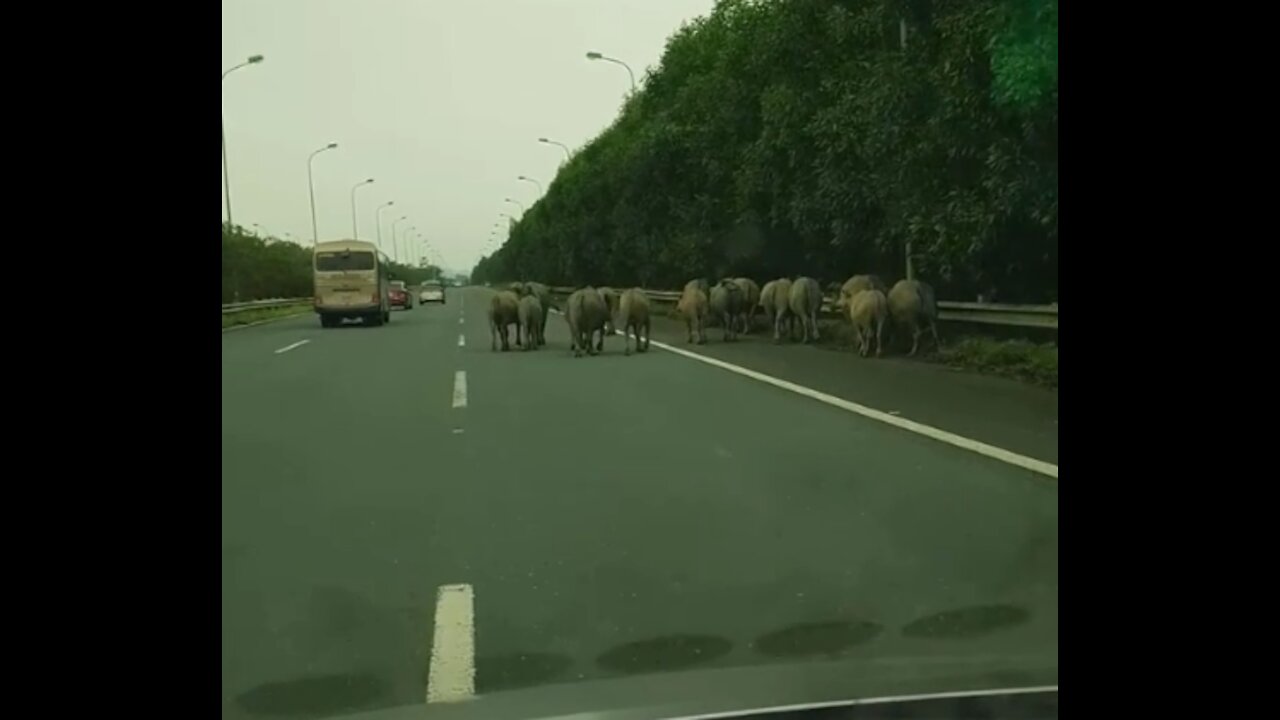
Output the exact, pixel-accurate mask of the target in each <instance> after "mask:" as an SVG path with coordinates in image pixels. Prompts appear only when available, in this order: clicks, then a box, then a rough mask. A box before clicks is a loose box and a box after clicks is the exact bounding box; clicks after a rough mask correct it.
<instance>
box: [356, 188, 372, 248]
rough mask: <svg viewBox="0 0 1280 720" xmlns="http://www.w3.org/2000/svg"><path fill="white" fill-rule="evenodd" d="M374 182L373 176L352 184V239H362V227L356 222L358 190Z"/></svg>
mask: <svg viewBox="0 0 1280 720" xmlns="http://www.w3.org/2000/svg"><path fill="white" fill-rule="evenodd" d="M372 183H373V178H368V179H367V180H361V181H360V182H358V183H356V184H355V185H352V186H351V239H352V240H359V239H360V229H359V226H358V225H357V224H356V190H357V189H359V188H361V187H363V186H365V185H370V184H372Z"/></svg>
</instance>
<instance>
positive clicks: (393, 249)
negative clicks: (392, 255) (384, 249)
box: [391, 215, 409, 252]
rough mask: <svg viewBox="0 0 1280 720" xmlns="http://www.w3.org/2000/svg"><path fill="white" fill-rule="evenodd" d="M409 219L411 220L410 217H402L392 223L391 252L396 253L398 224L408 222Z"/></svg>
mask: <svg viewBox="0 0 1280 720" xmlns="http://www.w3.org/2000/svg"><path fill="white" fill-rule="evenodd" d="M408 219H409V216H408V215H401V216H400V217H398V218H396V219H395V220H392V221H391V251H392V252H395V247H396V223H398V222H400V221H401V220H408Z"/></svg>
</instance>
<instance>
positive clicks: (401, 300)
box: [387, 280, 413, 310]
mask: <svg viewBox="0 0 1280 720" xmlns="http://www.w3.org/2000/svg"><path fill="white" fill-rule="evenodd" d="M387 304H388V305H390V306H391V307H398V308H404V309H405V310H412V309H413V295H411V294H410V293H409V289H408V288H406V287H405V285H404V281H403V280H392V281H391V287H390V288H388V289H387Z"/></svg>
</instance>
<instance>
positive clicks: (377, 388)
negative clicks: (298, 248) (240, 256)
mask: <svg viewBox="0 0 1280 720" xmlns="http://www.w3.org/2000/svg"><path fill="white" fill-rule="evenodd" d="M487 297H488V292H487V291H485V290H481V289H467V290H462V291H453V292H451V294H450V302H449V304H448V305H444V306H426V307H417V308H415V309H414V310H412V311H410V312H403V311H398V312H395V313H394V316H393V320H392V322H391V324H390V325H388V326H385V327H381V328H364V327H359V326H349V327H342V328H338V329H331V330H322V329H321V328H320V327H319V323H318V321H317V320H316V319H315V318H314V317H311V316H303V317H300V318H291V319H287V320H283V321H280V322H277V323H272V324H268V325H263V326H260V327H254V328H248V329H245V330H240V331H236V332H232V333H227V334H224V335H223V341H222V638H223V640H222V643H223V644H222V688H223V693H222V694H223V697H222V714H223V717H226V718H258V717H272V716H291V717H325V716H328V715H333V714H338V713H340V712H343V711H349V710H352V709H362V708H381V707H392V706H398V705H404V704H409V703H415V702H423V701H424V699H425V697H426V695H427V692H428V688H427V685H428V677H429V676H433V677H435V676H434V675H433V673H434V672H436V670H439V671H440V672H441V676H440V677H444V676H445V675H447V674H448V673H450V672H453V673H455V674H454V675H453V676H451V677H452V679H453V680H454V681H457V679H458V677H460V676H458V675H457V674H456V673H457V672H458V669H459V668H462V669H463V670H465V669H467V668H472V667H473V668H474V691H475V692H476V693H478V694H479V695H481V696H484V695H485V694H492V693H500V692H502V691H503V690H504V689H509V688H516V687H522V686H530V685H537V684H544V683H560V682H565V683H573V682H583V683H589V682H590V681H592V680H595V679H601V678H606V677H616V676H624V675H628V674H633V673H645V672H654V671H658V670H669V669H676V668H685V667H717V666H738V665H749V664H764V663H778V662H784V663H797V662H819V661H825V660H830V659H834V658H849V657H854V658H858V657H863V658H874V659H876V660H878V661H879V660H883V661H885V662H902V663H903V667H904V668H909V667H911V666H912V664H913V663H914V664H919V663H922V662H927V661H928V659H929V658H949V659H954V658H956V657H957V656H960V657H967V656H969V655H972V656H973V657H974V658H984V659H990V658H993V657H995V658H1001V657H1009V658H1015V657H1019V656H1022V655H1025V654H1037V653H1038V654H1043V653H1046V652H1047V653H1051V654H1056V650H1057V616H1058V608H1057V589H1058V582H1057V576H1058V573H1057V565H1058V564H1057V548H1058V541H1057V525H1058V520H1057V518H1058V495H1057V492H1058V491H1057V481H1056V480H1055V479H1051V478H1049V477H1046V476H1044V475H1041V474H1037V473H1034V472H1031V471H1029V470H1026V469H1023V468H1020V467H1015V466H1013V465H1010V464H1008V463H1005V462H1001V461H999V460H996V459H992V458H990V457H985V456H983V455H979V454H975V453H973V452H969V451H966V450H964V449H961V448H958V447H954V446H952V445H948V444H945V443H941V442H938V441H937V440H934V439H931V438H928V437H924V436H921V435H919V434H915V433H912V432H908V431H905V430H902V429H900V428H897V427H891V426H889V425H886V424H884V423H881V422H877V421H875V420H872V419H868V418H866V417H862V416H860V415H856V414H854V413H851V412H848V411H846V410H842V409H840V408H838V407H832V406H831V405H828V404H824V403H821V402H818V401H815V400H814V399H812V398H810V397H805V396H803V395H800V394H797V393H795V392H789V391H787V390H784V389H780V388H777V387H773V386H771V385H768V384H765V383H763V382H760V381H759V380H755V379H751V378H748V377H743V376H742V375H740V374H736V373H734V372H731V371H728V370H725V369H722V368H719V367H713V366H710V365H706V364H703V363H700V362H697V361H694V360H691V359H689V358H686V357H682V356H680V355H677V354H673V353H671V352H667V351H664V350H661V349H658V348H657V347H655V348H653V349H652V350H651V351H650V352H649V353H646V354H643V355H633V356H631V357H624V356H623V355H622V352H621V350H622V339H621V338H620V337H615V338H610V339H609V340H608V341H606V348H605V354H604V355H602V356H599V357H590V358H579V359H575V358H573V357H571V356H570V354H569V351H568V333H567V330H566V328H565V323H564V320H563V318H561V317H559V316H554V315H553V316H552V317H551V320H550V322H549V324H548V329H547V335H548V345H547V347H545V348H543V349H540V350H538V351H536V352H529V353H525V352H521V351H519V350H513V351H512V352H509V353H493V352H491V351H490V348H489V334H488V329H487V326H486V323H485V319H484V312H483V309H484V308H483V306H484V301H485V300H486V299H487ZM717 332H718V331H712V335H711V338H712V339H713V340H714V339H715V338H717V337H718V335H717V334H715V333H717ZM460 336H461V337H462V338H464V339H465V346H462V347H460V346H459V338H460ZM654 337H655V339H659V334H658V333H655V336H654ZM286 348H287V349H286ZM699 351H705V352H707V353H708V354H714V353H726V352H731V353H736V354H737V355H739V356H741V357H742V358H744V359H745V360H751V361H752V362H754V363H756V364H757V365H759V364H761V363H769V362H772V363H775V364H776V365H777V367H778V368H781V370H779V374H781V373H782V371H785V372H787V373H790V375H791V376H789V377H787V378H786V379H788V380H791V381H792V382H796V383H801V384H805V378H802V377H800V375H803V374H804V369H805V368H806V367H808V368H811V370H810V372H812V373H813V374H814V376H813V377H812V378H811V380H812V382H810V383H808V385H809V386H811V387H814V388H815V389H819V390H823V391H824V392H828V393H832V394H836V395H839V396H841V397H845V398H846V399H849V400H852V401H855V402H859V403H864V404H868V405H871V406H872V407H877V408H879V409H883V410H886V411H888V410H896V411H898V412H900V413H902V415H903V416H905V417H908V418H911V419H918V420H920V421H921V422H929V423H930V424H933V425H938V426H943V425H947V424H948V423H949V424H950V425H951V426H950V427H947V428H946V429H949V430H951V431H952V432H960V431H961V430H962V429H964V428H963V425H964V423H968V425H969V429H971V430H974V433H973V434H974V435H975V437H977V439H981V440H983V441H984V442H988V443H996V444H998V441H999V440H1000V438H1001V436H1002V434H1007V433H1008V431H1007V430H1003V429H1001V428H1000V427H999V426H1000V425H1002V424H1004V425H1008V426H1016V425H1018V424H1019V419H1018V417H1016V416H1015V417H1011V418H1004V419H1003V420H1000V419H999V418H996V419H993V420H991V421H990V422H989V423H983V422H982V420H981V418H983V417H987V416H995V415H998V414H999V412H1001V411H1000V409H999V402H996V403H993V404H992V407H987V406H983V405H981V404H979V405H978V406H976V408H975V407H954V406H950V405H949V403H954V402H955V398H956V397H963V398H969V397H970V395H969V394H968V392H967V391H965V390H954V391H953V394H952V395H946V394H943V395H942V396H941V397H938V396H937V394H936V393H935V394H934V397H933V401H932V404H930V403H929V402H926V400H927V398H928V395H927V394H921V393H920V392H918V389H919V388H918V385H919V382H920V381H919V380H918V379H916V378H917V376H916V375H913V374H912V373H913V372H915V371H914V370H911V369H908V370H900V371H896V372H897V375H895V371H892V370H885V368H886V367H890V365H889V362H891V361H885V362H883V363H880V364H877V363H876V362H875V361H860V360H858V359H856V358H852V357H850V356H845V355H842V354H839V353H831V352H827V351H823V350H818V349H815V348H806V347H780V348H773V347H766V346H765V344H764V343H756V344H755V345H754V346H750V347H749V344H748V343H743V344H742V345H741V346H739V347H738V348H724V347H721V348H717V347H715V344H714V343H713V344H712V345H708V346H705V347H704V348H699ZM787 353H792V354H793V360H795V362H793V363H786V362H785V361H784V360H778V359H775V358H777V357H783V356H785V355H786V354H787ZM762 357H763V358H765V359H764V360H761V359H760V358H762ZM801 358H808V359H807V360H802V359H801ZM812 358H821V359H819V360H813V359H812ZM745 360H744V364H746V362H745ZM729 361H730V362H735V360H733V359H730V360H729ZM829 362H830V363H835V362H839V365H838V367H836V366H834V365H833V366H832V367H833V368H835V369H834V370H833V371H832V372H834V373H837V374H838V375H839V376H845V375H847V376H849V377H852V378H855V380H853V381H849V380H844V379H833V378H832V377H828V376H824V375H823V374H822V372H823V371H822V370H821V369H820V368H821V367H826V365H825V364H826V363H829ZM892 362H894V363H895V365H894V366H903V367H905V365H904V364H903V363H901V362H897V361H892ZM804 363H809V364H808V365H806V364H804ZM916 365H918V364H916ZM812 368H819V369H818V370H812ZM757 369H758V368H757ZM766 372H767V371H766ZM926 372H927V371H926ZM459 373H464V374H465V391H462V390H460V387H459V382H458V375H459ZM895 377H898V379H897V380H895V379H894V378H895ZM947 377H948V378H949V379H952V380H953V381H955V382H956V384H957V385H958V386H960V387H964V386H965V383H967V382H971V380H970V379H968V378H964V377H959V378H957V377H956V376H954V375H952V374H948V376H947ZM904 378H905V379H904ZM983 380H984V381H985V380H986V379H983ZM893 383H897V385H896V386H894V385H893ZM859 387H874V390H873V391H870V390H869V391H866V392H864V393H863V394H862V395H859V393H858V388H859ZM895 387H896V391H895ZM1010 387H1012V386H1010ZM895 392H897V395H898V396H897V397H895V396H894V393H895ZM1007 392H1009V393H1010V394H1011V395H1016V391H1015V390H1012V389H1009V390H1007ZM1036 392H1039V391H1036ZM1033 394H1034V393H1033ZM901 398H912V399H910V400H903V399H901ZM979 399H980V398H979ZM884 403H890V404H895V405H898V406H899V407H884V406H883V404H884ZM1014 404H1015V405H1016V404H1017V403H1014ZM1028 405H1035V402H1029V403H1028ZM916 408H924V409H923V410H920V411H919V412H921V413H932V415H931V416H930V417H928V418H924V417H921V418H916V417H912V415H911V414H910V413H911V412H912V410H913V409H916ZM1054 409H1055V414H1056V396H1055V399H1054ZM1041 411H1042V412H1043V408H1042V410H1041ZM1008 412H1010V413H1015V415H1016V412H1018V411H1008ZM1022 412H1026V413H1032V411H1030V410H1027V409H1026V408H1025V407H1024V408H1023V409H1022ZM1032 414H1033V413H1032ZM1040 420H1042V421H1043V420H1044V419H1043V418H1041V419H1040ZM1053 420H1054V421H1056V417H1055V418H1053ZM1009 437H1015V438H1016V437H1022V443H1023V445H1022V447H1010V448H1009V449H1011V450H1014V451H1016V452H1030V451H1036V453H1037V454H1036V455H1035V456H1037V457H1039V458H1040V459H1046V460H1049V461H1051V462H1052V461H1056V430H1055V431H1054V435H1053V442H1052V452H1051V453H1049V452H1048V450H1047V449H1045V448H1048V441H1047V440H1046V438H1045V437H1043V433H1041V434H1040V435H1039V436H1038V437H1037V439H1035V440H1028V439H1027V438H1026V436H1017V435H1016V434H1014V435H1009ZM1015 443H1016V441H1015ZM1037 443H1038V444H1037ZM1029 449H1030V450H1029ZM444 586H465V591H466V592H465V596H466V599H467V601H466V602H461V601H460V602H453V601H450V602H449V603H448V604H447V607H437V600H438V591H439V589H440V588H441V587H444ZM450 597H452V598H455V599H456V598H461V597H463V595H460V594H457V593H454V594H452V595H450ZM442 605H444V604H442ZM438 618H439V620H438ZM464 626H465V628H472V629H473V632H474V636H473V639H474V647H473V652H472V651H471V650H472V648H469V647H468V643H467V642H464V641H461V639H467V638H471V637H472V635H471V632H470V631H464V630H463V629H460V628H464ZM433 656H434V660H433ZM433 662H434V663H436V664H437V666H438V667H437V668H436V670H433V669H432V665H433ZM437 680H439V678H437ZM455 684H456V682H455ZM433 688H434V689H435V691H436V692H437V693H440V692H446V693H447V692H448V691H449V689H450V688H449V687H446V683H445V682H443V681H440V682H434V683H433Z"/></svg>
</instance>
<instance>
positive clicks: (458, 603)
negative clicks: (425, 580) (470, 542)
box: [427, 584, 476, 703]
mask: <svg viewBox="0 0 1280 720" xmlns="http://www.w3.org/2000/svg"><path fill="white" fill-rule="evenodd" d="M475 658H476V631H475V591H474V590H473V589H472V587H471V586H470V585H466V584H460V585H441V586H440V588H439V590H437V591H436V616H435V637H434V638H433V641H432V643H431V665H430V666H429V668H428V670H427V702H429V703H440V702H457V701H459V700H469V699H471V698H472V697H474V696H475V694H476V659H475Z"/></svg>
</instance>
